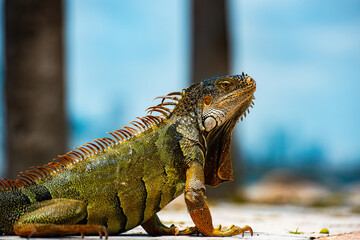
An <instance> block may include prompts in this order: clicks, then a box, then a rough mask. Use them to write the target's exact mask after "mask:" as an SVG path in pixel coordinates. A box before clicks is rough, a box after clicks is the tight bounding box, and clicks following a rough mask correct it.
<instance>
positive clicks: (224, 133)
mask: <svg viewBox="0 0 360 240" xmlns="http://www.w3.org/2000/svg"><path fill="white" fill-rule="evenodd" d="M200 86H201V87H200V88H199V89H198V90H200V91H201V94H198V96H199V95H200V96H201V97H200V101H198V103H197V110H198V111H197V112H198V117H201V121H199V125H200V129H201V130H202V132H203V135H204V137H205V139H206V145H207V152H206V156H205V169H204V171H205V182H206V184H208V185H210V186H216V185H218V184H220V183H222V182H224V181H229V180H233V173H232V164H231V155H230V145H231V136H232V130H233V129H234V127H235V125H236V123H237V122H238V120H239V118H241V119H242V118H243V116H246V111H249V110H248V108H249V107H250V106H251V107H252V104H253V99H254V92H255V90H256V83H255V81H254V80H253V79H252V78H251V77H249V76H247V75H244V74H242V75H235V76H218V77H215V78H211V79H205V80H202V81H201V83H200Z"/></svg>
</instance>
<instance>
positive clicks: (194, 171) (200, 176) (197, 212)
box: [185, 161, 253, 237]
mask: <svg viewBox="0 0 360 240" xmlns="http://www.w3.org/2000/svg"><path fill="white" fill-rule="evenodd" d="M204 182H205V181H204V170H203V167H202V166H201V165H200V164H199V163H198V162H197V161H193V162H191V163H190V164H189V168H188V169H187V171H186V185H185V202H186V205H187V208H188V210H189V213H190V216H191V218H192V220H193V222H194V223H195V226H196V228H197V229H198V230H199V232H200V233H201V234H203V235H205V236H214V237H226V236H234V235H238V234H242V235H243V236H244V231H249V232H250V233H251V235H253V231H252V229H251V227H249V226H244V227H243V228H240V227H237V226H234V225H232V226H231V227H230V228H228V229H227V230H221V226H219V227H217V228H214V226H213V224H212V218H211V213H210V209H209V207H208V205H207V203H206V197H205V185H204Z"/></svg>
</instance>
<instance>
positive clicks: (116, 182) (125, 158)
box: [0, 74, 256, 237]
mask: <svg viewBox="0 0 360 240" xmlns="http://www.w3.org/2000/svg"><path fill="white" fill-rule="evenodd" d="M255 89H256V84H255V81H254V80H253V79H252V78H251V77H249V76H247V75H244V74H242V75H235V76H218V77H214V78H210V79H205V80H202V81H201V82H199V83H195V84H193V85H191V86H190V87H189V88H187V89H184V90H183V91H182V92H173V93H170V94H168V95H165V96H161V97H157V98H159V99H161V102H160V103H159V104H158V105H156V106H154V107H150V108H148V114H149V115H147V116H145V117H142V118H138V120H137V121H133V122H131V124H132V125H133V127H122V128H121V129H118V130H116V131H113V132H110V135H111V136H112V137H105V138H100V139H96V140H94V141H93V142H90V143H87V144H85V145H82V146H81V147H78V148H76V150H73V151H70V152H68V153H67V154H65V155H59V156H58V158H55V159H54V160H53V161H52V162H50V163H48V164H47V165H44V166H42V167H32V169H31V170H28V171H26V172H22V173H20V175H19V178H18V179H17V180H8V179H3V180H0V213H1V214H0V233H1V234H14V233H15V234H17V235H20V236H25V237H31V236H40V237H41V236H46V237H49V236H58V235H60V236H62V235H73V234H82V235H84V234H99V235H100V236H102V235H105V236H106V237H107V236H108V234H111V235H113V234H118V233H121V232H125V231H127V230H129V229H132V228H134V227H136V226H138V225H141V226H142V227H143V228H144V229H145V230H146V232H147V233H149V234H150V235H169V234H170V235H171V234H173V235H174V234H175V235H177V234H193V233H199V232H200V233H201V234H202V235H206V236H232V235H237V234H240V233H241V234H244V231H250V232H251V234H252V229H251V228H250V227H249V226H245V227H243V228H240V227H236V226H231V227H230V228H228V229H221V227H217V228H214V227H213V225H212V219H211V214H210V210H209V207H208V205H207V203H206V197H205V184H206V185H209V186H216V185H218V184H220V183H222V182H224V181H228V180H232V179H233V175H232V166H231V158H230V143H231V135H232V130H233V128H234V127H235V125H236V123H237V122H238V120H239V119H240V118H241V120H242V118H243V116H246V112H247V111H248V108H249V107H252V105H253V99H254V92H255ZM153 112H158V113H160V114H158V115H153ZM183 192H184V193H185V194H184V195H185V202H186V205H187V207H188V210H189V213H190V215H191V218H192V220H193V222H194V223H195V226H196V227H190V228H187V229H185V230H182V231H179V230H178V228H177V227H174V226H171V227H166V226H165V225H163V224H162V223H161V222H160V220H159V218H158V217H157V215H156V213H157V212H158V211H160V210H161V209H162V208H164V207H165V206H166V205H167V204H168V203H169V202H171V201H172V200H173V199H175V198H176V197H177V196H179V195H180V194H181V193H183Z"/></svg>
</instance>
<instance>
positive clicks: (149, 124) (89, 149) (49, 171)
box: [0, 92, 183, 191]
mask: <svg viewBox="0 0 360 240" xmlns="http://www.w3.org/2000/svg"><path fill="white" fill-rule="evenodd" d="M182 96H183V93H182V92H171V93H169V94H167V95H165V96H159V97H156V98H154V100H155V99H161V102H160V103H159V104H158V105H155V106H152V107H149V108H148V109H146V112H147V114H148V115H146V116H145V117H137V119H138V120H135V121H132V122H130V124H131V125H132V126H133V127H128V126H124V127H122V128H120V129H117V130H115V131H112V132H109V134H110V135H111V136H112V137H104V138H99V139H95V140H93V141H92V142H88V143H86V144H84V145H82V146H80V147H75V149H76V150H73V151H70V152H68V153H66V154H64V155H59V156H58V157H57V158H54V159H53V161H52V162H50V163H48V164H46V165H44V166H37V167H34V166H33V167H30V168H31V169H30V170H27V171H26V172H20V174H19V175H18V179H16V180H10V179H5V178H2V180H0V191H8V190H14V189H18V188H23V187H26V186H29V185H32V184H35V183H37V182H38V181H41V180H44V179H45V178H47V177H49V176H51V175H53V174H55V173H57V172H59V171H62V170H64V169H65V168H67V167H69V166H72V165H74V164H77V163H79V162H81V161H84V160H86V159H88V158H90V157H93V156H95V155H97V154H101V153H103V152H105V151H106V150H108V149H110V148H113V147H115V146H117V145H119V144H121V143H124V142H126V141H129V140H130V139H132V138H134V137H136V136H137V135H138V134H140V133H143V132H145V131H149V130H151V129H153V127H154V126H157V125H159V124H160V123H162V122H163V121H164V120H165V119H168V118H169V117H170V116H171V114H172V112H173V109H174V108H175V107H176V106H177V105H178V103H179V101H180V100H181V98H182ZM171 106H172V107H173V108H170V107H171ZM154 112H157V113H158V114H159V115H153V113H154Z"/></svg>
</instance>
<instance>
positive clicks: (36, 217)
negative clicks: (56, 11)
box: [14, 199, 108, 238]
mask: <svg viewBox="0 0 360 240" xmlns="http://www.w3.org/2000/svg"><path fill="white" fill-rule="evenodd" d="M34 208H35V209H34V210H33V211H31V212H29V213H27V214H25V215H24V216H22V217H21V218H20V219H19V220H18V221H16V222H15V224H14V232H15V233H16V234H17V235H19V236H22V237H51V236H64V235H73V234H81V235H82V236H83V235H84V234H85V233H88V234H99V235H100V237H102V235H103V234H104V235H105V237H106V238H107V237H108V233H107V230H106V227H105V226H102V225H89V224H88V225H80V224H76V223H78V222H80V221H81V220H82V219H84V218H85V216H86V214H87V209H86V204H85V203H84V202H82V201H78V200H73V199H52V200H47V201H43V202H39V203H36V205H35V206H34Z"/></svg>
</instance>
